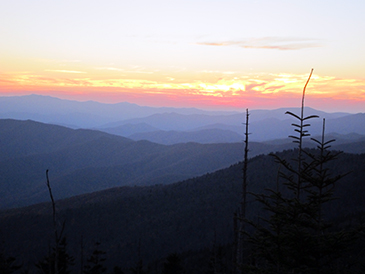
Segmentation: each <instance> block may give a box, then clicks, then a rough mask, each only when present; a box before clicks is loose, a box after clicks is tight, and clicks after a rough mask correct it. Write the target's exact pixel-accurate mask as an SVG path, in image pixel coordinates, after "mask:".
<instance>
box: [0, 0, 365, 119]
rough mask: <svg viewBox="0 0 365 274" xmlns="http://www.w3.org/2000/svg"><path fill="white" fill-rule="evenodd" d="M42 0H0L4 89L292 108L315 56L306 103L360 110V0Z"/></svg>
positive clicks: (6, 92)
mask: <svg viewBox="0 0 365 274" xmlns="http://www.w3.org/2000/svg"><path fill="white" fill-rule="evenodd" d="M15 2H16V3H15ZM41 2H42V1H40V0H39V1H38V0H37V1H34V2H33V3H29V2H28V1H25V0H16V1H14V2H13V1H11V2H8V3H1V4H0V17H1V18H2V19H1V20H2V21H3V22H4V24H3V27H2V28H0V35H1V36H2V37H3V38H4V39H3V41H4V43H0V58H1V64H0V96H10V95H26V94H32V93H35V94H42V95H50V96H54V97H59V98H64V99H73V100H81V101H88V100H94V101H99V102H105V103H117V102H122V101H128V102H131V103H136V104H139V105H151V106H175V107H197V108H205V109H227V110H230V109H234V110H237V109H238V110H239V109H241V110H242V109H245V108H250V109H258V108H261V109H263V108H267V109H273V108H280V107H295V106H298V102H299V101H300V95H301V92H302V89H303V86H304V84H305V81H306V79H307V77H308V75H309V72H310V69H311V68H312V67H313V68H314V74H313V76H312V79H311V81H310V83H309V86H308V88H307V101H306V105H307V106H311V107H314V108H317V109H321V110H325V111H332V112H334V111H346V112H365V76H364V74H363V73H364V71H365V55H364V54H363V48H364V47H365V41H364V39H363V38H362V36H361V35H358V31H357V30H361V29H362V28H363V27H365V23H364V20H363V19H362V12H361V10H365V4H364V3H363V2H361V1H352V2H351V1H350V2H351V3H349V4H343V5H339V4H336V3H333V2H331V1H327V0H325V1H322V2H321V3H318V2H313V3H316V9H315V10H313V9H312V8H311V5H310V3H311V1H309V2H308V1H298V2H296V4H293V3H291V4H288V3H287V2H286V1H284V0H275V1H265V0H263V1H261V2H262V3H250V4H248V3H243V2H242V1H237V0H229V1H224V2H223V1H219V0H217V1H214V2H211V1H207V0H198V1H184V2H183V1H176V2H174V3H172V2H170V1H164V0H158V1H153V2H152V1H151V2H149V1H143V0H138V1H136V3H129V4H125V3H124V4H123V3H121V2H120V1H113V0H108V1H105V2H103V3H89V2H86V1H84V0H77V1H66V2H64V3H48V2H46V3H41ZM137 2H138V3H137ZM86 3H88V5H86ZM208 4H209V5H208ZM141 7H143V8H141ZM278 7H282V8H280V9H279V8H278ZM11 11H12V12H11ZM344 11H347V12H348V13H344ZM202 14H204V16H203V17H201V15H202ZM339 15H341V16H342V17H341V20H340V19H339ZM308 16H310V18H311V20H310V21H309V22H308V21H307V20H306V18H307V17H308ZM343 17H345V19H346V20H344V18H343ZM95 18H99V19H100V20H99V21H95V20H94V19H95ZM187 18H188V19H189V20H187ZM217 18H219V20H217ZM258 18H259V19H260V20H259V19H258ZM243 23H245V24H248V25H249V26H250V28H245V27H243V26H245V24H243ZM117 34H118V35H117Z"/></svg>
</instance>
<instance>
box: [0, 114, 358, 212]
mask: <svg viewBox="0 0 365 274" xmlns="http://www.w3.org/2000/svg"><path fill="white" fill-rule="evenodd" d="M205 132H206V134H205V135H202V134H200V135H199V136H200V137H201V138H206V140H207V139H209V138H210V137H211V135H214V136H215V137H214V138H215V139H218V138H219V137H220V136H219V134H217V133H218V132H219V131H218V130H205ZM222 132H223V134H225V133H226V131H222ZM170 134H171V135H170V137H169V139H167V140H166V143H168V142H170V141H174V138H175V137H176V136H175V137H174V136H173V135H174V132H170ZM185 134H188V133H185ZM232 136H234V133H232ZM180 137H181V134H177V137H176V138H180ZM188 137H189V136H188ZM332 137H333V138H336V139H337V140H338V141H337V142H336V143H334V144H333V148H334V149H339V150H344V151H346V152H352V153H361V152H365V138H364V137H363V136H362V135H356V134H352V135H348V136H342V135H339V134H337V135H333V136H332V135H329V136H328V138H332ZM157 138H158V139H160V140H161V136H157ZM189 138H192V137H191V136H190V137H189ZM225 138H227V136H226V135H225V136H224V138H223V139H225ZM235 138H236V139H239V138H240V137H239V136H238V137H237V136H235ZM206 140H203V139H200V140H197V141H206ZM175 141H176V140H175ZM293 146H294V144H293V143H292V141H291V140H289V139H285V140H281V141H280V140H277V141H271V142H266V143H258V142H250V143H249V149H250V154H249V156H250V157H253V156H255V155H258V154H267V153H270V152H276V151H282V150H284V149H289V148H292V147H293ZM305 146H307V147H311V146H314V143H313V142H312V143H309V142H307V141H306V143H305ZM242 158H243V142H242V141H240V142H236V143H212V144H199V143H193V142H187V143H180V144H174V145H161V144H157V143H153V142H149V141H133V140H131V139H128V138H125V137H121V136H117V135H112V134H108V133H105V132H101V131H97V130H90V129H70V128H66V127H63V126H57V125H51V124H44V123H39V122H34V121H31V120H27V121H20V120H12V119H2V120H1V119H0V208H6V207H18V206H25V205H29V204H34V203H38V202H43V201H47V200H48V193H47V189H46V187H45V171H46V170H47V169H49V170H50V178H51V180H52V184H53V188H54V189H55V193H57V194H56V195H55V196H56V198H57V199H61V198H66V197H71V196H74V195H79V194H83V193H91V192H94V191H99V190H103V189H108V188H112V187H117V186H133V185H154V184H169V183H174V182H177V181H180V180H184V179H188V178H192V177H195V176H199V175H203V174H205V173H207V172H213V171H215V170H218V169H221V168H224V167H227V166H229V165H232V164H235V163H237V162H238V161H240V160H242Z"/></svg>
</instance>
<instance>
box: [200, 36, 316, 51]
mask: <svg viewBox="0 0 365 274" xmlns="http://www.w3.org/2000/svg"><path fill="white" fill-rule="evenodd" d="M197 44H198V45H204V46H237V47H241V48H246V49H277V50H300V49H306V48H315V47H321V46H322V45H321V44H320V43H319V41H318V40H316V39H308V38H285V37H262V38H248V39H241V40H225V41H224V40H221V41H206V42H198V43H197Z"/></svg>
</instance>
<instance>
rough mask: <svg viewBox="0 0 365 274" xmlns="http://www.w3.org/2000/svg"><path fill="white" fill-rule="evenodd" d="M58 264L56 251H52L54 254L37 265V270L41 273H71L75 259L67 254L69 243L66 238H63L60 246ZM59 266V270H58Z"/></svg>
mask: <svg viewBox="0 0 365 274" xmlns="http://www.w3.org/2000/svg"><path fill="white" fill-rule="evenodd" d="M57 254H58V256H57V264H56V250H55V248H53V249H52V252H51V253H50V254H49V255H48V256H47V257H45V258H44V259H43V260H42V261H40V262H38V263H37V264H36V268H37V269H38V272H39V273H47V274H53V273H59V274H68V273H71V272H70V269H69V268H70V266H73V265H74V260H75V259H74V257H72V256H70V255H69V254H68V253H67V241H66V237H63V238H62V239H61V241H60V243H59V245H58V252H57ZM56 265H57V268H58V269H57V270H56Z"/></svg>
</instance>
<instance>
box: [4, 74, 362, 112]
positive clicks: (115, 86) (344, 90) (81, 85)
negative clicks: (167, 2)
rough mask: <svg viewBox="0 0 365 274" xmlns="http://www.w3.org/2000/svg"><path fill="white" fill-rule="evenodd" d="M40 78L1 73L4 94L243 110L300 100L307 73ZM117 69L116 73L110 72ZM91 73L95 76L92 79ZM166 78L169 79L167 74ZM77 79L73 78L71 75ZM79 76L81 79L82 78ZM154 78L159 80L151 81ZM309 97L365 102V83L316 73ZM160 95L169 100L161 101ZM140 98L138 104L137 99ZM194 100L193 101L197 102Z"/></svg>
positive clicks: (69, 75)
mask: <svg viewBox="0 0 365 274" xmlns="http://www.w3.org/2000/svg"><path fill="white" fill-rule="evenodd" d="M44 71H45V73H46V74H47V73H53V74H52V75H41V74H33V73H13V74H0V94H1V95H7V94H17V93H21V92H22V91H28V92H29V91H31V92H40V93H42V92H45V91H50V90H52V91H53V92H54V93H55V94H62V92H64V93H67V94H68V96H70V97H72V94H74V95H75V98H76V97H79V98H81V97H82V95H84V97H85V99H86V97H87V94H88V95H89V96H91V97H92V98H94V99H96V100H97V101H108V99H107V98H108V97H110V96H111V95H112V96H111V97H110V98H113V100H112V101H115V100H119V101H123V100H125V99H128V98H129V99H130V98H134V100H135V101H136V102H137V103H138V101H144V100H142V98H141V97H145V98H149V100H152V102H153V101H154V100H153V97H156V98H159V99H158V100H160V102H165V103H166V104H168V102H170V103H173V102H175V103H176V102H177V101H181V106H185V107H186V106H189V104H191V103H193V104H194V106H199V102H201V104H202V106H204V105H205V106H207V105H210V106H224V107H227V108H228V107H229V106H231V107H233V108H238V107H241V108H245V107H251V106H257V107H260V106H272V107H275V105H276V107H281V106H282V105H290V104H291V103H290V102H291V101H292V100H293V98H299V97H300V94H301V93H302V89H303V85H304V83H305V81H306V79H307V77H308V74H290V73H279V74H272V73H271V74H263V73H258V74H254V73H251V74H240V73H238V72H231V73H224V72H220V73H219V72H214V76H213V77H212V75H210V74H209V73H208V75H207V76H206V77H205V78H206V79H204V76H205V74H198V73H197V74H196V76H195V78H192V79H191V80H190V81H187V79H185V77H179V74H178V73H174V74H172V73H171V72H170V74H168V73H167V72H151V74H152V75H154V77H150V78H146V77H141V75H142V74H138V75H136V74H135V73H126V72H125V71H124V73H123V77H120V78H117V77H113V78H108V77H107V76H108V75H103V77H100V76H99V77H93V76H92V73H87V72H83V71H79V70H66V69H65V70H56V69H47V70H44ZM112 71H116V70H112ZM89 74H91V75H89ZM167 74H168V76H166V75H167ZM72 75H74V76H72ZM80 76H81V77H80ZM153 78H155V80H153ZM307 89H308V95H307V96H308V98H310V99H309V100H311V101H315V100H319V101H323V100H325V101H326V102H327V103H326V104H328V105H327V106H326V107H328V106H330V105H331V104H332V101H337V105H338V101H341V100H346V101H348V100H353V101H354V102H357V103H359V102H363V103H364V104H365V80H363V79H338V78H336V77H333V76H321V75H319V74H313V75H312V79H311V81H310V82H309V85H308V87H307ZM162 97H165V98H164V99H162ZM138 98H139V100H138ZM193 98H195V99H193Z"/></svg>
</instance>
